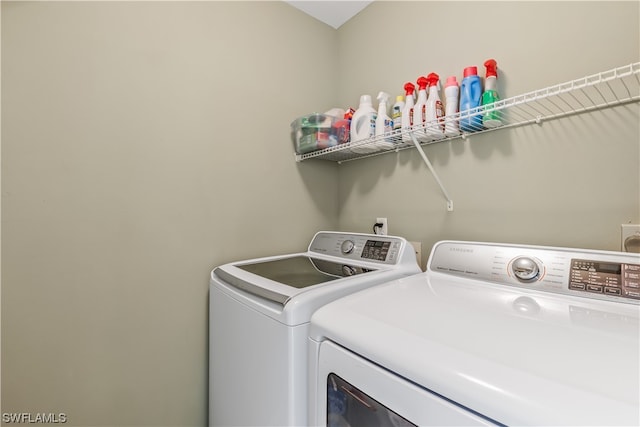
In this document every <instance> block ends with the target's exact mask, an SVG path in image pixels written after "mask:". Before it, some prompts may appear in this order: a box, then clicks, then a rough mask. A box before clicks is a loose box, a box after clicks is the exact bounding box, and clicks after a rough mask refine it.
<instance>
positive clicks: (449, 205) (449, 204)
mask: <svg viewBox="0 0 640 427" xmlns="http://www.w3.org/2000/svg"><path fill="white" fill-rule="evenodd" d="M411 140H412V141H413V145H415V146H416V150H418V153H420V156H421V157H422V160H424V163H425V164H426V165H427V167H428V168H429V171H431V175H433V178H434V179H435V180H436V182H437V183H438V186H439V187H440V191H442V194H443V195H444V198H445V199H447V211H449V212H453V200H451V197H449V193H447V190H446V189H445V188H444V185H442V181H440V178H439V177H438V174H437V173H436V171H435V169H433V165H432V164H431V162H430V161H429V158H428V157H427V155H426V154H425V152H424V150H423V149H422V146H421V145H420V143H419V142H418V140H417V139H416V136H415V135H414V134H413V133H412V134H411Z"/></svg>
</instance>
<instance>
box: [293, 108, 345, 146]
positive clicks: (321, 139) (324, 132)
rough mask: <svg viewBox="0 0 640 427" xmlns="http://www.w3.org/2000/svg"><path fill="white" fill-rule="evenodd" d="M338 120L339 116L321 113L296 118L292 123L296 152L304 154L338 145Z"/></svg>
mask: <svg viewBox="0 0 640 427" xmlns="http://www.w3.org/2000/svg"><path fill="white" fill-rule="evenodd" d="M337 120H338V118H337V117H333V116H330V115H328V114H320V113H312V114H308V115H306V116H302V117H299V118H297V119H295V120H294V121H293V122H292V123H291V131H292V134H293V142H294V145H295V150H296V153H298V154H304V153H308V152H310V151H315V150H322V149H324V148H328V147H333V146H336V145H338V135H336V132H335V129H334V124H335V123H336V121H337ZM341 142H342V141H341Z"/></svg>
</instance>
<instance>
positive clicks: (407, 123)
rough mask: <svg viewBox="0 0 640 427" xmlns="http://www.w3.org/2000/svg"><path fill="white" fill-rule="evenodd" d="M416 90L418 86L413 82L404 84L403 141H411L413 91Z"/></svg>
mask: <svg viewBox="0 0 640 427" xmlns="http://www.w3.org/2000/svg"><path fill="white" fill-rule="evenodd" d="M415 90H416V87H415V85H414V84H413V83H411V82H407V83H405V84H404V91H405V101H404V107H403V108H402V142H411V135H409V131H410V130H411V128H412V127H413V108H414V99H413V92H414V91H415Z"/></svg>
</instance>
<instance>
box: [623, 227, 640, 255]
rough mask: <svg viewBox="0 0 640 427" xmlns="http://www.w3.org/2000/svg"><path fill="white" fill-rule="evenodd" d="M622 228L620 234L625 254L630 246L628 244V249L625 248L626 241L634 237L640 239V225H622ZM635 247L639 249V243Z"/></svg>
mask: <svg viewBox="0 0 640 427" xmlns="http://www.w3.org/2000/svg"><path fill="white" fill-rule="evenodd" d="M620 228H621V232H620V250H621V251H623V252H627V249H628V247H629V246H630V245H629V244H627V248H625V241H626V240H627V239H628V238H629V237H632V236H637V237H638V238H640V225H638V224H622V226H621V227H620ZM635 246H636V247H637V242H636V243H635Z"/></svg>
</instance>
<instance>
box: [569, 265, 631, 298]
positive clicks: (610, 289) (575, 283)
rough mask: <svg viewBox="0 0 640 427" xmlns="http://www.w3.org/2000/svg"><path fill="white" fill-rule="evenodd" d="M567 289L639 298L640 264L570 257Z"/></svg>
mask: <svg viewBox="0 0 640 427" xmlns="http://www.w3.org/2000/svg"><path fill="white" fill-rule="evenodd" d="M569 289H573V290H577V291H584V292H592V293H599V294H604V295H610V296H618V297H623V298H632V299H640V264H624V263H614V262H600V261H593V260H587V259H572V260H571V271H570V274H569Z"/></svg>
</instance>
